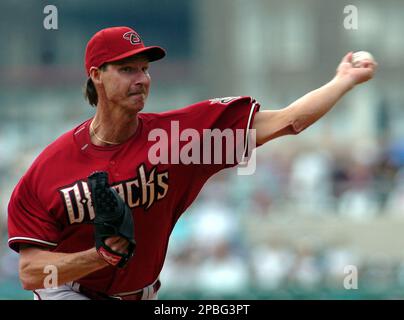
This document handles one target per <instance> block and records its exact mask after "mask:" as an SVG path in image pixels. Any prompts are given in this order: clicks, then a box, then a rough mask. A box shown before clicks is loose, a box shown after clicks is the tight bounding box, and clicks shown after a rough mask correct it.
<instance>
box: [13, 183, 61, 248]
mask: <svg viewBox="0 0 404 320" xmlns="http://www.w3.org/2000/svg"><path fill="white" fill-rule="evenodd" d="M27 179H28V178H27V176H24V177H23V178H22V179H21V180H20V182H19V183H18V184H17V186H16V187H15V189H14V191H13V193H12V195H11V198H10V202H9V205H8V236H9V237H8V245H9V247H10V248H11V249H13V250H15V251H17V252H19V245H20V244H22V243H27V244H34V245H38V246H42V247H48V248H53V247H56V246H57V242H58V237H59V234H60V231H59V228H58V225H57V222H56V221H55V219H53V217H52V215H51V214H49V213H48V212H47V211H46V210H44V208H43V207H42V205H41V202H40V201H39V199H38V198H37V197H36V196H35V194H34V190H33V188H31V187H30V186H29V184H28V181H27Z"/></svg>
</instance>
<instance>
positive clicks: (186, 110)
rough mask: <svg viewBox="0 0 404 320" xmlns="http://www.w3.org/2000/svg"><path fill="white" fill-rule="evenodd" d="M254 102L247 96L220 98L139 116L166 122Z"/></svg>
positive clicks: (147, 119) (145, 119)
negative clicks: (218, 108)
mask: <svg viewBox="0 0 404 320" xmlns="http://www.w3.org/2000/svg"><path fill="white" fill-rule="evenodd" d="M254 103H255V100H254V99H253V98H252V97H249V96H235V97H222V98H212V99H207V100H202V101H199V102H196V103H193V104H190V105H187V106H183V107H180V108H178V109H173V110H168V111H163V112H159V113H141V114H140V116H141V118H142V120H143V121H145V122H149V121H153V120H167V119H174V120H175V119H180V118H182V117H187V116H189V115H190V114H198V113H203V112H205V111H208V110H209V109H210V108H212V111H213V110H214V109H215V108H214V107H226V106H233V105H242V104H245V105H251V104H254Z"/></svg>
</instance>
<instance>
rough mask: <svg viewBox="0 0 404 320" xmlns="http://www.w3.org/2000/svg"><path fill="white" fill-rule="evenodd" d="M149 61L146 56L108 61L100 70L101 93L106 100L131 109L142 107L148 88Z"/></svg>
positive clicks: (140, 108)
mask: <svg viewBox="0 0 404 320" xmlns="http://www.w3.org/2000/svg"><path fill="white" fill-rule="evenodd" d="M148 68H149V61H148V59H147V58H146V57H142V56H140V57H135V58H130V59H125V60H122V61H119V62H117V63H109V64H108V65H107V68H106V69H105V70H104V71H102V72H101V75H100V79H101V82H102V85H103V87H104V93H105V95H103V96H104V97H105V98H106V99H107V101H108V102H111V103H113V104H114V105H119V106H121V107H123V108H125V109H128V110H132V111H140V110H142V109H143V107H144V105H145V103H146V99H147V97H148V95H149V89H150V83H151V79H150V75H149V72H148Z"/></svg>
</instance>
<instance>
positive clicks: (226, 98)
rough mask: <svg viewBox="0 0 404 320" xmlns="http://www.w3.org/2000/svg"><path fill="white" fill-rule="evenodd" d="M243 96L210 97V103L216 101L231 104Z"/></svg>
mask: <svg viewBox="0 0 404 320" xmlns="http://www.w3.org/2000/svg"><path fill="white" fill-rule="evenodd" d="M239 98H241V97H240V96H239V97H224V98H214V99H209V101H210V104H215V103H220V104H229V103H230V102H232V101H234V100H237V99H239Z"/></svg>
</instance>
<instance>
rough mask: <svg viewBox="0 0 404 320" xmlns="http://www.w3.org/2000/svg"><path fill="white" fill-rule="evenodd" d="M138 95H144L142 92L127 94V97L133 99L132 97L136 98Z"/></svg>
mask: <svg viewBox="0 0 404 320" xmlns="http://www.w3.org/2000/svg"><path fill="white" fill-rule="evenodd" d="M138 95H145V93H144V92H143V91H142V92H130V93H129V94H128V97H133V96H138Z"/></svg>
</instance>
